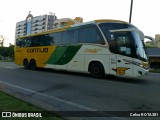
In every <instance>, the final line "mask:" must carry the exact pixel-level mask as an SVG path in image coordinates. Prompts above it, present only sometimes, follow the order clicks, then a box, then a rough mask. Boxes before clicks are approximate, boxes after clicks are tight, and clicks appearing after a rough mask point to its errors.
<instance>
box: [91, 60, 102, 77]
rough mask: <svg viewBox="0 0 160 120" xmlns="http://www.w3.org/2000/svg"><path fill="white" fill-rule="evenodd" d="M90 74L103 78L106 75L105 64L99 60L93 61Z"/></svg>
mask: <svg viewBox="0 0 160 120" xmlns="http://www.w3.org/2000/svg"><path fill="white" fill-rule="evenodd" d="M90 74H91V76H92V77H95V78H103V77H104V75H105V72H104V67H103V65H102V64H101V63H99V62H93V63H92V64H91V65H90Z"/></svg>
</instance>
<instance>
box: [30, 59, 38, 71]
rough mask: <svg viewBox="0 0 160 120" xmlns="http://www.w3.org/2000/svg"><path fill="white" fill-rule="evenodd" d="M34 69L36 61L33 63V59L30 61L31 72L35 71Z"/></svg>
mask: <svg viewBox="0 0 160 120" xmlns="http://www.w3.org/2000/svg"><path fill="white" fill-rule="evenodd" d="M36 68H37V64H36V61H35V60H34V59H32V60H31V61H30V69H31V70H36Z"/></svg>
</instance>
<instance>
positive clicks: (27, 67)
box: [23, 59, 29, 69]
mask: <svg viewBox="0 0 160 120" xmlns="http://www.w3.org/2000/svg"><path fill="white" fill-rule="evenodd" d="M23 66H24V68H25V69H29V62H28V60H27V59H24V61H23Z"/></svg>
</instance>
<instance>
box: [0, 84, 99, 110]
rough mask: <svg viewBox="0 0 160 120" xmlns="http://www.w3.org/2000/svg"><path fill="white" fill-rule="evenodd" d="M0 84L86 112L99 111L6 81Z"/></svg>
mask: <svg viewBox="0 0 160 120" xmlns="http://www.w3.org/2000/svg"><path fill="white" fill-rule="evenodd" d="M0 83H2V84H4V85H8V86H11V87H14V88H18V89H21V90H23V91H27V92H30V93H32V94H37V95H41V96H43V97H48V98H51V99H54V100H56V101H59V102H63V103H66V104H69V105H73V106H76V107H79V108H82V109H84V110H88V111H97V110H95V109H92V108H89V107H86V106H84V105H80V104H77V103H74V102H71V101H67V100H64V99H61V98H57V97H53V96H49V95H46V94H43V93H39V92H36V91H34V90H30V89H27V88H24V87H20V86H17V85H13V84H10V83H6V82H4V81H0Z"/></svg>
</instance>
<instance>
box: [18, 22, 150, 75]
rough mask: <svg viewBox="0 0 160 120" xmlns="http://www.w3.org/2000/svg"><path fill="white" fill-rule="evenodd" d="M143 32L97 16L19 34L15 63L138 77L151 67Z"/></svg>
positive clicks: (29, 67)
mask: <svg viewBox="0 0 160 120" xmlns="http://www.w3.org/2000/svg"><path fill="white" fill-rule="evenodd" d="M143 40H144V35H143V33H142V32H141V31H140V30H139V29H137V28H136V27H135V26H133V25H132V24H129V23H127V22H124V21H119V20H94V21H91V22H86V23H80V24H75V25H69V26H66V27H63V28H56V29H53V30H50V31H46V32H42V33H37V34H33V35H28V36H24V37H19V38H17V39H16V41H15V63H16V64H18V65H23V66H24V67H25V68H27V69H36V67H43V68H53V69H58V70H66V71H75V72H84V73H90V74H91V76H93V77H96V78H101V77H103V76H104V75H106V74H111V75H117V76H128V77H138V76H143V75H146V74H147V73H148V71H149V60H148V57H147V54H146V51H145V46H144V43H143Z"/></svg>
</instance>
